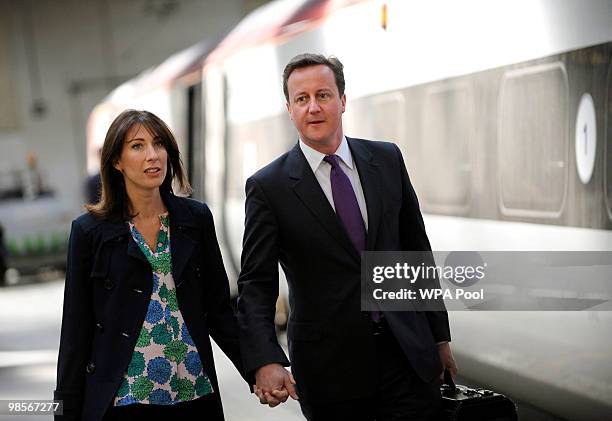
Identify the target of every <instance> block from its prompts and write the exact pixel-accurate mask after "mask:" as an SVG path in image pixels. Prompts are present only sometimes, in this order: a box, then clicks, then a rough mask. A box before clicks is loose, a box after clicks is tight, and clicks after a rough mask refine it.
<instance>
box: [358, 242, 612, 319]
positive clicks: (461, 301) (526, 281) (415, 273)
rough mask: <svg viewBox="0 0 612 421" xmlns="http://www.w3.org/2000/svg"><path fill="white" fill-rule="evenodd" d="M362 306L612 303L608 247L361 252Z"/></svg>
mask: <svg viewBox="0 0 612 421" xmlns="http://www.w3.org/2000/svg"><path fill="white" fill-rule="evenodd" d="M361 307H362V310H366V311H371V310H387V311H438V310H444V309H448V310H488V311H490V310H505V311H507V310H555V311H558V310H571V311H575V310H611V309H612V252H607V251H606V252H592V251H590V252H576V251H563V252H559V251H555V252H543V251H522V252H519V251H510V252H509V251H493V252H492V251H486V252H485V251H435V252H429V251H411V252H364V253H363V255H362V267H361Z"/></svg>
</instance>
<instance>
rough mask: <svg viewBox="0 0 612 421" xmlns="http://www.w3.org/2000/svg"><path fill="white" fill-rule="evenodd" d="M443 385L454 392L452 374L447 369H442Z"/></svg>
mask: <svg viewBox="0 0 612 421" xmlns="http://www.w3.org/2000/svg"><path fill="white" fill-rule="evenodd" d="M444 385H445V387H444V389H445V390H448V391H449V392H454V391H455V390H456V389H457V386H456V385H455V381H454V380H453V376H452V375H451V373H450V371H448V370H444Z"/></svg>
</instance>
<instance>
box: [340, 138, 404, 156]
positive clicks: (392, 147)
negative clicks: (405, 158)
mask: <svg viewBox="0 0 612 421" xmlns="http://www.w3.org/2000/svg"><path fill="white" fill-rule="evenodd" d="M346 139H347V140H348V142H349V145H351V146H358V147H362V148H365V149H366V150H368V151H370V152H372V153H375V152H383V153H393V154H397V145H396V144H395V143H393V142H389V141H386V140H370V139H361V138H358V137H348V136H347V137H346Z"/></svg>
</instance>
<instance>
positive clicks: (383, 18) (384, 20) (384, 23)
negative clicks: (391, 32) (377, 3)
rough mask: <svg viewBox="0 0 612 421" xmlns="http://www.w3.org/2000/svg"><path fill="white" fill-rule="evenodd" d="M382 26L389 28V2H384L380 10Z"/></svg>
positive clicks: (385, 28)
mask: <svg viewBox="0 0 612 421" xmlns="http://www.w3.org/2000/svg"><path fill="white" fill-rule="evenodd" d="M380 26H381V27H382V29H384V30H385V31H386V30H387V3H383V5H382V8H381V10H380Z"/></svg>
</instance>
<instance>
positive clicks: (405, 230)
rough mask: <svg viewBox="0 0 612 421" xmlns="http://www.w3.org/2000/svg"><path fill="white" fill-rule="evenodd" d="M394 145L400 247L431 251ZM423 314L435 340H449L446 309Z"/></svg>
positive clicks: (421, 219)
mask: <svg viewBox="0 0 612 421" xmlns="http://www.w3.org/2000/svg"><path fill="white" fill-rule="evenodd" d="M394 147H395V149H396V152H397V154H398V157H399V162H400V167H401V173H402V174H401V177H402V207H401V210H400V240H401V242H402V249H403V250H413V251H431V245H430V243H429V239H428V238H427V233H426V232H425V223H424V222H423V216H422V215H421V209H420V208H419V201H418V199H417V195H416V193H415V191H414V188H413V187H412V183H411V182H410V178H409V177H408V171H407V170H406V165H405V164H404V158H403V157H402V153H401V152H400V150H399V148H398V147H397V145H395V144H394ZM432 261H433V258H432ZM425 316H426V317H427V322H428V323H429V328H430V329H431V333H432V335H433V337H434V340H435V341H436V342H438V343H439V342H447V341H450V340H451V337H450V327H449V324H448V313H447V312H446V311H426V312H425Z"/></svg>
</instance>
